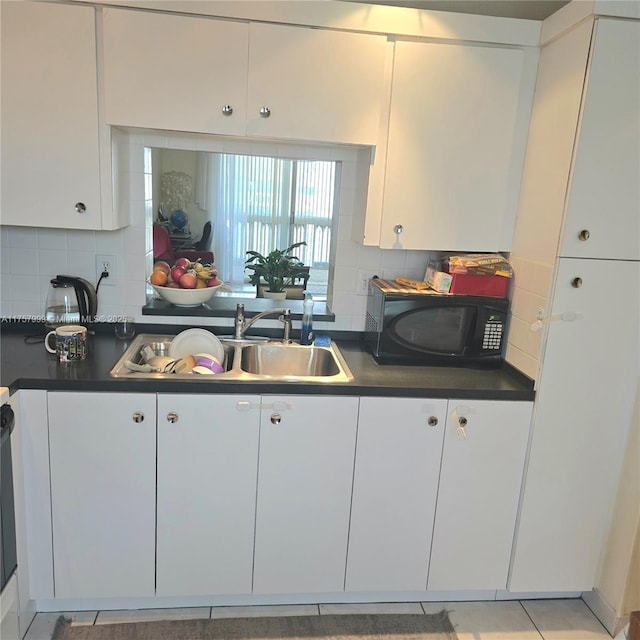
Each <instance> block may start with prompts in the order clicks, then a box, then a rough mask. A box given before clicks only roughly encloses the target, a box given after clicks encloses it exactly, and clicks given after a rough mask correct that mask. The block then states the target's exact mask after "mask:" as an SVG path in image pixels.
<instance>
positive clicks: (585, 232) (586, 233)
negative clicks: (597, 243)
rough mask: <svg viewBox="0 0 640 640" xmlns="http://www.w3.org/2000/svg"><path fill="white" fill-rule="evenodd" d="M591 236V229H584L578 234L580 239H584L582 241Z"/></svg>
mask: <svg viewBox="0 0 640 640" xmlns="http://www.w3.org/2000/svg"><path fill="white" fill-rule="evenodd" d="M590 237H591V234H590V233H589V229H583V230H582V231H581V232H580V233H579V234H578V239H579V240H582V242H586V241H587V240H588V239H589V238H590Z"/></svg>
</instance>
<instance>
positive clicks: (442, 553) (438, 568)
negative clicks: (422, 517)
mask: <svg viewBox="0 0 640 640" xmlns="http://www.w3.org/2000/svg"><path fill="white" fill-rule="evenodd" d="M531 410H532V403H530V402H509V401H466V400H450V401H449V408H448V411H449V415H448V416H447V426H446V432H445V436H444V453H443V456H442V470H441V473H440V488H439V491H438V507H437V509H436V521H435V527H434V532H433V545H432V548H431V564H430V567H429V582H428V588H429V589H430V590H438V591H449V590H459V589H504V588H505V587H506V584H507V572H508V570H509V559H510V556H511V548H512V545H513V532H514V528H515V523H516V512H517V509H518V499H519V496H520V487H521V485H522V475H523V472H524V461H525V454H526V450H527V440H528V435H529V423H530V421H531ZM465 422H466V424H464V423H465ZM463 425H464V426H463Z"/></svg>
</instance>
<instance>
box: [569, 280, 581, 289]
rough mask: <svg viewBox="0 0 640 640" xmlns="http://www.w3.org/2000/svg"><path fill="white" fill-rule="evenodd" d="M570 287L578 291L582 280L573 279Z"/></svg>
mask: <svg viewBox="0 0 640 640" xmlns="http://www.w3.org/2000/svg"><path fill="white" fill-rule="evenodd" d="M571 286H572V287H573V288H574V289H579V288H580V287H581V286H582V278H574V279H573V280H572V281H571Z"/></svg>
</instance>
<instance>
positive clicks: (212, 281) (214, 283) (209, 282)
mask: <svg viewBox="0 0 640 640" xmlns="http://www.w3.org/2000/svg"><path fill="white" fill-rule="evenodd" d="M221 284H222V282H221V281H220V280H218V278H215V277H214V278H209V279H208V280H207V287H217V286H218V285H221Z"/></svg>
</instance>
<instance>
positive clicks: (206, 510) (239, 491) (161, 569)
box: [156, 394, 260, 596]
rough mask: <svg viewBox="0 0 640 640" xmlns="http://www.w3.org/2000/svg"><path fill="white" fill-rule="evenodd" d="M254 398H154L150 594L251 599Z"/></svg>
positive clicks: (257, 404)
mask: <svg viewBox="0 0 640 640" xmlns="http://www.w3.org/2000/svg"><path fill="white" fill-rule="evenodd" d="M259 418H260V397H259V396H244V395H238V396H236V395H223V394H220V395H217V394H216V395H204V394H203V395H200V394H197V395H185V394H175V395H174V394H159V395H158V496H157V499H158V506H157V527H158V534H157V590H156V594H157V595H158V596H172V595H173V596H190V595H210V594H222V593H225V594H242V593H244V594H247V593H251V579H252V569H253V537H254V518H255V507H256V475H257V468H258V432H259Z"/></svg>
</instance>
